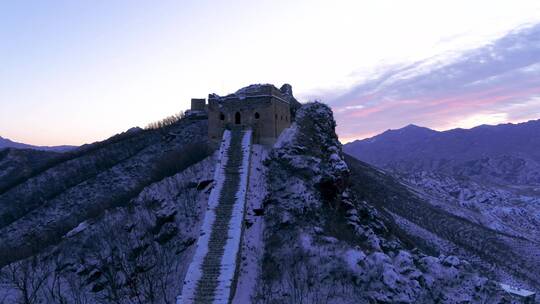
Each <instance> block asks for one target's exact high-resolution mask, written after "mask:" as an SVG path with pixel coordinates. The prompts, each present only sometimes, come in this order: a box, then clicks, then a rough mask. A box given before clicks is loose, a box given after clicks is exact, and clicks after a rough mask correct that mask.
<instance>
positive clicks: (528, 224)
mask: <svg viewBox="0 0 540 304" xmlns="http://www.w3.org/2000/svg"><path fill="white" fill-rule="evenodd" d="M344 149H345V151H347V152H348V153H350V154H351V155H352V156H354V157H355V158H356V159H359V160H362V161H364V162H366V163H370V164H371V165H374V166H376V167H378V168H381V169H383V170H385V171H386V172H388V173H384V174H386V175H387V176H388V178H393V179H395V180H396V185H399V186H400V187H401V188H403V189H405V190H407V191H409V192H411V193H414V194H415V196H416V197H417V200H418V202H417V203H415V206H414V207H413V206H410V208H411V210H414V213H415V214H416V213H418V212H420V213H421V212H426V210H432V211H430V212H436V213H437V214H443V213H445V214H447V215H449V216H445V217H440V220H439V219H437V218H438V217H439V216H435V215H429V216H428V215H426V216H425V217H426V218H430V219H432V220H430V221H428V222H424V221H416V223H414V222H415V220H412V221H411V218H413V219H414V216H415V215H414V214H409V216H404V215H403V214H400V212H401V213H407V211H405V210H402V209H399V210H398V209H396V210H394V211H392V212H394V213H397V215H398V216H399V217H404V219H400V220H401V221H402V223H401V224H402V226H403V227H405V228H406V229H408V230H409V231H414V232H415V233H420V232H419V231H422V232H421V233H420V234H422V235H424V237H423V238H424V239H429V238H432V239H433V240H437V241H433V242H435V243H437V242H440V239H441V233H442V234H443V235H444V234H446V232H444V230H446V229H447V228H449V227H450V228H451V227H452V226H453V227H454V228H453V229H455V231H456V232H455V233H456V234H455V235H459V239H455V240H451V239H450V241H451V243H452V244H446V245H444V246H443V247H446V248H447V250H454V251H455V250H458V251H460V250H463V249H464V250H465V251H467V252H462V255H464V256H471V258H470V260H472V261H475V260H476V261H477V262H478V263H479V265H481V264H483V266H481V267H482V268H485V269H490V268H491V267H492V266H489V265H491V264H492V263H495V264H497V265H499V266H500V267H501V269H505V268H506V270H504V271H495V272H498V274H497V275H496V276H499V277H500V278H501V280H503V281H504V280H505V279H503V278H506V279H509V278H511V277H514V278H512V279H511V280H515V277H516V276H517V277H523V275H524V276H528V273H529V271H528V270H526V269H527V268H526V267H524V265H527V264H528V263H533V264H534V263H538V262H539V261H540V254H539V251H540V247H539V245H538V244H539V242H540V239H539V238H538V236H539V235H540V187H539V186H540V182H539V179H538V177H539V174H540V170H539V169H540V162H539V158H538V156H539V151H540V121H530V122H527V123H521V124H515V125H514V124H505V125H498V126H479V127H476V128H473V129H470V130H462V129H457V130H450V131H444V132H437V131H433V130H430V129H427V128H422V127H417V126H412V125H410V126H407V127H405V128H403V129H399V130H390V131H386V132H384V133H382V134H380V135H378V136H375V137H373V138H370V139H365V140H361V141H355V142H352V143H349V144H347V145H345V147H344ZM365 166H367V165H366V164H365ZM426 203H427V205H425V204H426ZM422 204H424V207H419V206H421V205H422ZM405 205H406V204H405ZM397 206H399V207H400V208H401V207H403V201H400V202H399V204H398V205H396V207H397ZM385 208H387V207H385ZM433 210H434V211H433ZM398 211H399V212H398ZM451 219H452V220H453V221H456V222H455V224H452V223H451ZM398 221H399V220H398ZM411 222H412V223H411ZM438 222H443V223H444V225H441V224H440V223H438ZM458 222H460V223H459V224H458ZM473 227H477V228H473ZM441 229H442V231H441ZM477 229H481V230H483V231H485V232H484V233H490V234H494V235H497V234H498V236H497V237H495V238H496V239H499V240H501V241H502V243H499V244H498V245H496V246H502V247H500V248H506V249H502V250H501V251H500V252H501V253H504V254H502V255H501V256H500V257H497V255H498V254H497V253H496V252H497V250H495V249H490V250H486V249H484V248H483V247H482V246H480V247H477V245H474V244H472V243H475V242H477V241H474V240H475V237H476V236H478V235H482V234H484V233H481V232H480V231H479V230H477ZM471 231H476V232H474V233H471ZM451 235H452V234H449V235H448V236H451ZM455 235H454V237H455ZM448 236H446V237H445V236H443V237H442V239H445V240H446V241H447V240H448ZM483 238H484V239H486V240H490V242H492V244H493V245H494V244H495V243H496V242H493V237H488V236H484V237H483ZM465 240H466V241H465ZM463 241H465V243H462V244H461V245H459V244H458V246H457V247H460V249H458V248H456V242H457V243H461V242H463ZM478 244H481V240H478ZM441 246H442V245H441ZM511 252H513V253H512V254H514V255H515V257H512V258H509V257H506V258H505V257H504V255H506V254H511ZM493 253H495V254H494V255H493V256H490V255H491V254H493ZM473 256H476V257H473ZM521 258H524V259H525V260H526V261H521V262H517V263H515V261H516V260H517V259H521ZM495 260H499V262H496V261H495ZM504 260H511V261H513V264H514V265H506V266H504V265H501V264H500V262H502V263H503V264H504ZM508 267H510V268H508ZM512 268H514V269H512ZM521 271H523V273H522V274H521V275H520V274H516V272H521ZM526 281H528V283H529V284H531V285H529V286H534V288H538V282H539V278H538V277H530V278H528V279H526Z"/></svg>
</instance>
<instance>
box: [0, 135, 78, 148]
mask: <svg viewBox="0 0 540 304" xmlns="http://www.w3.org/2000/svg"><path fill="white" fill-rule="evenodd" d="M4 148H15V149H33V150H41V151H53V152H65V151H69V150H71V149H74V148H76V146H68V145H63V146H33V145H28V144H23V143H19V142H15V141H12V140H10V139H7V138H4V137H2V136H0V149H4Z"/></svg>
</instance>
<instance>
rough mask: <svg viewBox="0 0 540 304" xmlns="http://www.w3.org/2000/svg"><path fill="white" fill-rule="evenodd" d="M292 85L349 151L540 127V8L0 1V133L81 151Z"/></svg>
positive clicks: (516, 4) (517, 4)
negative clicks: (465, 130) (423, 130)
mask: <svg viewBox="0 0 540 304" xmlns="http://www.w3.org/2000/svg"><path fill="white" fill-rule="evenodd" d="M252 83H273V84H275V85H276V86H278V87H279V86H281V85H282V84H283V83H290V84H292V86H293V90H294V93H295V95H296V97H297V98H298V99H299V100H300V101H302V102H307V101H311V100H320V101H323V102H325V103H327V104H329V105H330V106H331V107H332V108H333V110H334V113H335V117H336V120H337V124H338V127H337V132H338V135H339V136H340V139H341V140H342V141H344V142H347V141H351V140H354V139H359V138H365V137H369V136H373V135H375V134H378V133H381V132H383V131H385V130H387V129H395V128H399V127H403V126H405V125H407V124H410V123H413V124H417V125H422V126H426V127H430V128H434V129H437V130H444V129H449V128H455V127H472V126H475V125H479V124H485V123H487V124H497V123H504V122H521V121H526V120H529V119H538V118H540V1H537V0H526V1H520V0H514V1H496V0H495V1H480V0H479V1H461V0H456V1H433V0H432V1H419V0H410V1H397V0H394V1H388V0H378V1H339V0H336V1H316V0H310V1H307V0H306V1H303V0H300V1H291V0H289V1H281V0H273V1H204V0H199V1H166V0H163V1H136V0H130V1H119V0H107V1H102V0H95V1H54V0H49V1H41V0H40V1H37V0H35V1H32V0H25V1H0V136H2V137H7V138H10V139H12V140H15V141H19V142H25V143H28V144H35V145H60V144H72V145H79V144H83V143H90V142H94V141H97V140H103V139H105V138H108V137H110V136H111V135H113V134H115V133H118V132H122V131H125V130H127V129H129V128H131V127H134V126H140V127H144V126H145V125H147V124H148V123H150V122H152V121H155V120H159V119H160V118H163V117H166V116H169V115H171V114H173V113H177V112H179V111H181V110H185V109H187V108H188V107H189V103H190V99H191V98H192V97H206V96H207V95H208V94H209V93H217V94H220V95H225V94H228V93H231V92H234V91H236V90H237V89H239V88H241V87H244V86H247V85H249V84H252Z"/></svg>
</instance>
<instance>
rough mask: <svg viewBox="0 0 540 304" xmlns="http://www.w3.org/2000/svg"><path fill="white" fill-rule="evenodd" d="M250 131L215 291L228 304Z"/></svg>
mask: <svg viewBox="0 0 540 304" xmlns="http://www.w3.org/2000/svg"><path fill="white" fill-rule="evenodd" d="M251 133H252V131H251V130H248V131H245V132H244V136H243V138H242V154H243V155H242V165H241V167H240V170H239V173H240V185H239V188H238V192H237V193H236V195H235V198H236V200H235V202H234V207H233V213H232V217H231V221H230V222H229V231H228V234H227V238H228V241H227V243H226V245H225V252H224V253H223V258H222V260H221V267H222V268H221V272H220V274H219V278H218V281H219V285H218V287H217V289H216V290H222V291H223V294H222V298H223V299H226V302H225V303H228V300H229V298H230V295H231V294H230V292H231V287H232V284H233V280H234V276H235V273H236V269H237V267H238V265H237V260H238V259H237V258H238V253H239V250H240V244H241V237H242V227H243V221H244V213H245V206H246V192H247V187H248V182H249V181H248V178H249V163H250V152H251Z"/></svg>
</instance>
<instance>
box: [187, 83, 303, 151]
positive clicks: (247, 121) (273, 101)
mask: <svg viewBox="0 0 540 304" xmlns="http://www.w3.org/2000/svg"><path fill="white" fill-rule="evenodd" d="M299 107H300V103H299V102H298V101H296V99H295V98H294V97H293V95H292V87H291V86H290V85H288V84H285V85H283V86H282V87H281V89H277V88H276V87H275V86H273V85H271V84H256V85H250V86H248V87H245V88H242V89H240V90H238V91H236V92H235V93H233V94H229V95H227V96H218V95H216V94H210V95H208V105H204V103H201V101H200V99H199V100H197V99H194V100H192V110H199V111H200V110H201V109H203V108H206V109H207V111H208V137H209V139H210V141H211V142H212V143H214V144H217V143H219V142H220V141H221V137H222V135H223V131H224V130H225V129H233V128H240V129H248V128H249V129H252V130H253V143H256V144H262V145H273V144H274V142H275V141H276V139H277V138H278V136H279V135H280V134H281V132H282V131H283V130H284V129H285V128H288V127H289V126H290V125H291V121H292V120H293V119H294V114H295V112H296V109H297V108H299Z"/></svg>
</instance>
